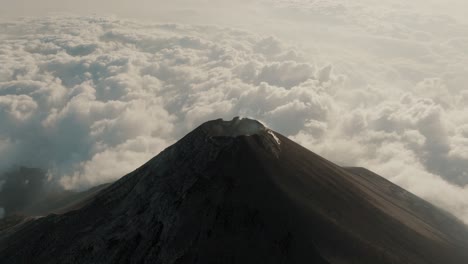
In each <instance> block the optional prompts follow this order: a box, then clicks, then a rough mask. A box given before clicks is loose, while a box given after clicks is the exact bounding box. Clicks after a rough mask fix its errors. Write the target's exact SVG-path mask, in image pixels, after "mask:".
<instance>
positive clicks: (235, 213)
mask: <svg viewBox="0 0 468 264" xmlns="http://www.w3.org/2000/svg"><path fill="white" fill-rule="evenodd" d="M236 120H237V121H236ZM238 121H239V120H238V119H234V120H233V121H230V122H233V123H220V122H225V121H219V120H215V121H210V122H211V123H210V122H207V123H204V124H202V125H201V126H200V127H198V128H197V129H195V130H194V131H192V132H191V133H189V134H188V135H186V136H185V137H183V138H182V139H181V140H179V141H178V142H177V143H176V144H174V145H172V146H170V147H168V148H167V149H166V150H164V151H163V152H161V153H160V154H159V155H157V156H156V157H155V158H153V159H151V160H150V161H148V162H147V163H146V164H144V165H143V166H141V167H140V168H138V169H137V170H135V171H134V172H132V173H130V174H128V175H126V176H125V177H123V178H121V179H120V180H118V181H117V182H116V183H114V184H112V185H111V186H109V187H107V188H106V189H104V190H102V191H101V192H100V193H98V194H97V195H96V196H95V197H94V198H93V200H92V201H90V202H89V203H87V205H85V206H84V207H83V208H81V209H79V210H76V211H71V212H68V213H66V214H63V215H51V216H47V217H44V218H41V219H37V220H35V221H32V222H29V223H27V224H25V225H23V226H22V227H21V228H19V229H18V230H16V231H15V232H13V233H11V234H8V235H4V236H3V238H1V236H0V258H1V259H5V260H8V261H15V262H27V261H29V260H31V259H34V260H35V263H82V262H86V263H154V262H156V263H178V264H181V263H259V262H260V263H418V264H419V263H434V264H436V263H437V264H439V263H449V264H450V263H453V264H459V263H464V262H466V260H468V254H467V253H466V249H468V245H467V244H466V243H464V242H466V241H468V240H466V239H467V238H468V231H467V230H466V227H465V226H461V225H459V224H457V223H456V221H452V220H453V219H452V220H450V219H451V218H450V217H448V216H446V215H445V213H443V212H441V211H439V210H438V209H437V208H435V207H430V206H429V207H428V209H424V208H423V209H424V210H430V213H427V214H425V213H421V212H419V213H418V211H417V210H416V209H411V207H410V206H408V205H407V204H406V202H405V201H404V200H403V199H402V198H401V197H399V196H395V197H393V196H392V193H391V192H390V191H389V189H388V188H389V187H388V186H393V185H392V184H391V183H390V182H386V181H384V180H380V178H378V177H379V176H378V177H376V176H369V175H365V173H363V172H362V171H361V172H359V171H357V172H356V170H354V173H352V172H353V170H352V169H351V171H350V169H346V168H341V167H340V166H337V165H335V164H334V163H332V162H330V161H328V160H326V159H324V158H322V157H320V156H318V155H317V154H315V153H313V152H311V151H309V150H307V149H305V148H303V147H301V146H300V145H298V144H297V143H294V142H292V141H291V140H289V139H288V138H286V137H284V136H282V135H281V134H279V133H276V132H273V131H271V130H269V129H266V128H264V127H263V126H258V127H256V130H255V133H248V135H245V134H243V133H241V134H237V133H234V134H235V136H232V135H231V133H228V134H227V135H226V134H225V133H221V134H217V133H214V134H213V130H212V129H211V128H212V126H211V125H213V124H214V125H215V126H216V125H218V124H221V125H223V126H224V125H225V124H227V125H229V124H235V123H236V122H238ZM241 121H242V120H241ZM247 121H248V120H247ZM213 122H214V123H213ZM247 123H249V122H247ZM262 127H263V128H262ZM258 128H260V129H258ZM270 133H272V134H273V135H271V134H270ZM278 143H279V144H278ZM271 144H273V146H276V147H279V149H278V148H272V147H271V146H272V145H271ZM275 144H276V145H275ZM359 173H361V175H359ZM356 174H358V175H356ZM375 179H378V180H375ZM384 183H385V184H384ZM387 184H388V185H387ZM392 188H396V187H392ZM392 199H393V200H392ZM408 199H410V201H413V200H414V199H415V198H413V197H410V198H408ZM418 208H419V207H418ZM423 209H418V210H423ZM424 210H423V211H422V212H425V211H424ZM408 211H409V212H408ZM431 215H435V216H436V218H437V219H436V220H433V219H429V220H426V218H427V217H432V216H431ZM421 218H422V219H421ZM445 222H448V223H450V224H451V225H455V226H456V227H457V228H455V227H452V229H453V230H452V229H450V228H448V229H447V228H446V229H444V228H441V227H439V226H440V225H442V224H441V223H445ZM455 233H457V236H455ZM64 241H70V243H67V244H64V243H63V242H64ZM51 256H53V257H51ZM12 263H13V262H12Z"/></svg>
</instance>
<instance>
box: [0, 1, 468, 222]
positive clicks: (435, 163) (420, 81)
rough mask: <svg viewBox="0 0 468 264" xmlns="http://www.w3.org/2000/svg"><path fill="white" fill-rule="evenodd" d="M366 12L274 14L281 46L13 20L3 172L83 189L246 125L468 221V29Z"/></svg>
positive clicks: (244, 38) (144, 26) (1, 106)
mask: <svg viewBox="0 0 468 264" xmlns="http://www.w3.org/2000/svg"><path fill="white" fill-rule="evenodd" d="M364 2H365V1H364V0H362V1H358V2H357V3H349V1H275V4H274V5H273V8H271V10H270V11H271V13H270V14H271V15H272V17H274V19H276V20H277V21H276V22H278V21H280V22H281V23H279V22H278V23H277V25H278V27H276V28H275V30H276V32H277V33H278V34H277V35H279V36H280V37H271V36H269V35H268V34H258V33H253V32H250V31H246V30H239V29H234V28H232V27H217V26H193V25H182V24H152V23H142V22H135V21H132V20H119V19H116V18H92V17H91V18H90V17H73V18H70V17H51V18H41V19H23V20H17V21H15V22H8V23H3V24H2V25H1V27H0V39H2V41H1V42H0V120H1V123H2V126H0V154H1V155H2V157H6V158H4V159H2V160H1V161H0V169H3V170H5V169H7V168H8V167H10V166H12V165H14V164H20V165H25V166H33V167H43V168H47V169H48V170H49V173H50V174H51V175H53V176H54V177H55V180H56V181H58V182H60V183H61V184H62V185H63V186H65V187H66V188H85V187H89V186H92V185H96V184H99V183H103V182H108V181H112V180H115V179H117V178H118V177H120V176H122V175H124V174H125V173H127V172H129V171H131V170H132V169H134V168H136V167H138V166H139V165H141V164H142V163H144V162H145V161H147V160H148V159H150V158H151V157H152V156H154V155H156V154H157V153H158V152H159V151H161V150H162V149H163V148H165V147H167V146H168V145H170V144H172V143H174V142H175V141H176V140H178V139H179V138H180V137H181V136H183V135H184V134H185V133H187V132H189V131H190V130H192V129H193V128H194V127H195V126H197V125H199V124H200V123H202V122H204V121H206V120H209V119H214V118H219V117H221V118H229V119H230V118H232V117H233V116H237V115H240V116H248V117H252V118H256V119H259V120H261V121H262V122H264V123H266V124H267V125H268V126H269V127H271V128H272V129H274V130H276V131H278V132H280V133H283V134H285V135H286V136H289V137H290V138H292V139H294V140H296V141H298V142H299V143H301V144H303V145H305V146H306V147H308V148H310V149H311V150H313V151H315V152H317V153H318V154H321V155H324V156H325V157H327V158H329V159H331V160H333V161H335V162H338V163H339V164H341V165H356V166H364V167H368V168H370V169H372V170H375V171H376V172H378V173H380V174H381V175H383V176H385V177H387V178H389V179H390V180H392V181H393V182H395V183H397V184H399V185H401V186H403V187H404V188H407V189H409V190H410V191H412V192H414V193H416V194H417V195H420V196H421V197H423V198H425V199H427V200H429V201H431V202H433V203H435V204H436V205H439V206H441V207H443V208H445V209H447V210H449V211H451V212H452V213H454V214H455V215H457V216H458V217H460V218H462V219H463V220H465V221H466V222H468V191H467V190H468V187H466V185H467V184H468V175H466V171H468V167H467V166H468V165H466V164H468V162H467V161H468V139H467V137H468V125H467V124H468V115H467V114H466V110H467V109H466V106H467V105H468V104H467V102H468V92H467V91H468V89H466V86H465V83H467V82H468V79H467V77H466V75H464V74H463V73H464V72H467V69H466V67H467V66H466V64H465V63H463V62H464V61H465V60H467V59H468V57H467V55H466V46H465V45H464V44H463V40H464V39H465V37H467V36H468V34H467V33H468V32H467V31H466V29H465V27H464V26H463V24H461V23H458V22H456V21H454V20H452V19H446V20H444V19H443V16H437V17H433V16H432V17H431V16H430V15H428V14H424V13H422V14H419V13H418V12H415V11H414V10H413V11H412V10H411V9H408V10H406V9H405V10H406V11H405V12H395V9H394V7H393V6H391V5H390V6H388V5H386V6H382V7H381V8H378V9H376V8H370V7H366V6H365V5H364V4H365V3H364ZM299 7H301V8H299ZM362 7H366V8H362ZM272 17H270V18H269V19H273V18H272ZM282 22H284V24H283V23H282ZM441 23H442V24H444V25H446V27H445V28H449V30H441V28H440V26H437V25H439V24H441ZM312 24H313V25H314V27H311V26H310V25H312ZM331 25H333V26H331ZM259 27H260V28H262V30H263V32H271V31H270V29H268V28H267V27H266V26H262V25H260V26H259ZM324 29H326V30H324ZM288 32H292V34H294V35H297V36H294V38H295V40H298V41H302V42H301V43H302V44H303V47H302V48H298V47H294V46H292V45H291V44H287V43H286V42H285V41H284V40H283V39H284V38H288V37H289V36H290V35H288V34H290V33H288ZM296 33H297V34H296ZM282 37H283V38H282ZM314 56H315V57H314ZM3 124H5V125H3Z"/></svg>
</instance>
